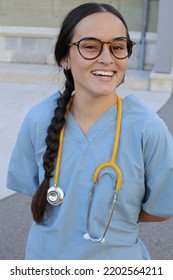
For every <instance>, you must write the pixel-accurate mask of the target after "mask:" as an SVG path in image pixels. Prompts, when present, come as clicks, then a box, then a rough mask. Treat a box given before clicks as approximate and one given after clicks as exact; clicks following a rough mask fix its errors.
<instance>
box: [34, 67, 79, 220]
mask: <svg viewBox="0 0 173 280" xmlns="http://www.w3.org/2000/svg"><path fill="white" fill-rule="evenodd" d="M64 72H65V75H66V78H67V80H66V83H65V90H64V93H63V94H62V96H61V97H60V98H59V99H58V100H57V107H56V108H55V111H54V117H53V118H52V121H51V124H50V126H49V127H48V130H47V137H46V140H45V141H46V145H47V148H46V152H45V154H44V156H43V168H44V171H45V177H44V180H43V181H42V183H41V184H40V186H39V188H38V190H37V192H36V193H35V195H34V197H33V199H32V203H31V210H32V214H33V218H34V220H35V221H36V222H37V223H41V222H42V219H43V216H44V213H45V211H46V206H47V200H46V195H47V191H48V188H49V181H50V178H51V177H52V172H53V170H54V162H55V158H56V156H57V151H58V147H59V137H60V132H61V129H62V128H63V126H64V124H65V114H66V107H67V104H68V103H69V101H70V97H71V94H72V92H73V90H74V83H73V78H72V75H71V71H70V70H66V71H64Z"/></svg>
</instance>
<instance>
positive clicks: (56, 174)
mask: <svg viewBox="0 0 173 280" xmlns="http://www.w3.org/2000/svg"><path fill="white" fill-rule="evenodd" d="M72 100H73V98H71V99H70V102H69V103H68V104H67V109H66V115H65V118H66V116H67V113H68V110H69V108H70V106H71V103H72ZM64 130H65V129H64V126H63V128H62V129H61V132H60V136H59V148H58V153H57V163H56V169H55V175H54V186H55V187H56V186H57V185H58V181H59V171H60V165H61V156H62V148H63V139H64Z"/></svg>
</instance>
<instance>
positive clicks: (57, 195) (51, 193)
mask: <svg viewBox="0 0 173 280" xmlns="http://www.w3.org/2000/svg"><path fill="white" fill-rule="evenodd" d="M116 97H117V123H116V133H115V138H114V146H113V151H112V156H111V160H110V161H109V162H104V163H102V164H101V165H99V166H98V167H97V169H96V170H95V172H94V175H93V179H92V180H93V186H92V187H91V191H90V201H89V205H88V212H87V222H86V233H85V234H84V239H87V240H90V241H93V242H104V241H105V235H106V232H107V230H108V228H109V225H110V222H111V218H112V215H113V211H114V208H115V205H116V202H117V198H118V192H119V190H120V188H121V184H122V172H121V170H120V168H119V167H118V166H117V164H116V163H115V162H116V157H117V152H118V146H119V139H120V132H121V121H122V103H121V99H120V97H119V96H118V95H117V94H116ZM71 102H72V99H71V100H70V102H69V104H68V105H67V111H68V109H69V107H70V105H71ZM63 139H64V127H63V128H62V130H61V132H60V139H59V141H60V142H59V149H58V155H57V162H56V168H55V176H54V186H53V187H50V188H49V189H48V192H47V201H48V202H49V203H50V204H51V205H54V206H56V205H60V204H61V203H62V201H63V199H64V192H63V190H62V189H61V188H60V187H58V180H59V170H60V163H61V155H62V147H63ZM107 167H108V168H112V169H114V170H115V172H116V174H117V182H116V181H115V178H114V176H113V175H112V174H109V173H108V172H105V173H102V174H100V172H101V171H102V170H103V169H104V168H107ZM105 174H107V175H109V176H110V177H111V179H112V180H113V183H114V186H115V188H114V192H115V194H114V197H113V201H112V207H111V211H110V213H109V216H108V219H107V224H106V227H105V230H104V231H103V234H102V235H101V237H99V238H95V237H91V235H90V233H89V220H90V212H91V207H92V201H93V196H94V192H95V188H96V185H97V182H98V180H99V179H100V178H101V177H102V176H104V175H105Z"/></svg>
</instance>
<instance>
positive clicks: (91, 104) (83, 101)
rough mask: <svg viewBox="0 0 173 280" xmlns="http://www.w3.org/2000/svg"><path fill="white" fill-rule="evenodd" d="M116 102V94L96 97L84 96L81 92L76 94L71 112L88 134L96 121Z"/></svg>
mask: <svg viewBox="0 0 173 280" xmlns="http://www.w3.org/2000/svg"><path fill="white" fill-rule="evenodd" d="M116 103H117V97H116V95H115V94H112V95H110V96H101V97H95V98H90V97H85V98H84V97H81V96H80V94H79V95H78V94H75V96H74V99H73V103H72V106H71V113H72V114H73V116H74V118H75V119H76V121H77V123H78V125H79V126H80V128H81V129H82V131H83V132H84V133H85V134H86V133H87V132H88V131H89V129H90V128H91V127H92V126H93V125H94V123H95V122H96V121H97V120H98V119H99V118H100V117H101V116H102V115H103V114H104V113H105V112H106V111H108V110H109V109H110V108H111V107H112V106H113V105H115V104H116Z"/></svg>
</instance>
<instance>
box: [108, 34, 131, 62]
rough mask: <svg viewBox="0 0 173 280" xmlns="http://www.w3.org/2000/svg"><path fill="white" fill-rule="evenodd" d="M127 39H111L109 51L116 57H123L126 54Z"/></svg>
mask: <svg viewBox="0 0 173 280" xmlns="http://www.w3.org/2000/svg"><path fill="white" fill-rule="evenodd" d="M127 44H128V40H127V39H126V38H118V39H115V40H113V41H112V43H111V51H112V53H113V55H114V56H115V57H117V58H125V57H127V56H128V46H127Z"/></svg>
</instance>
